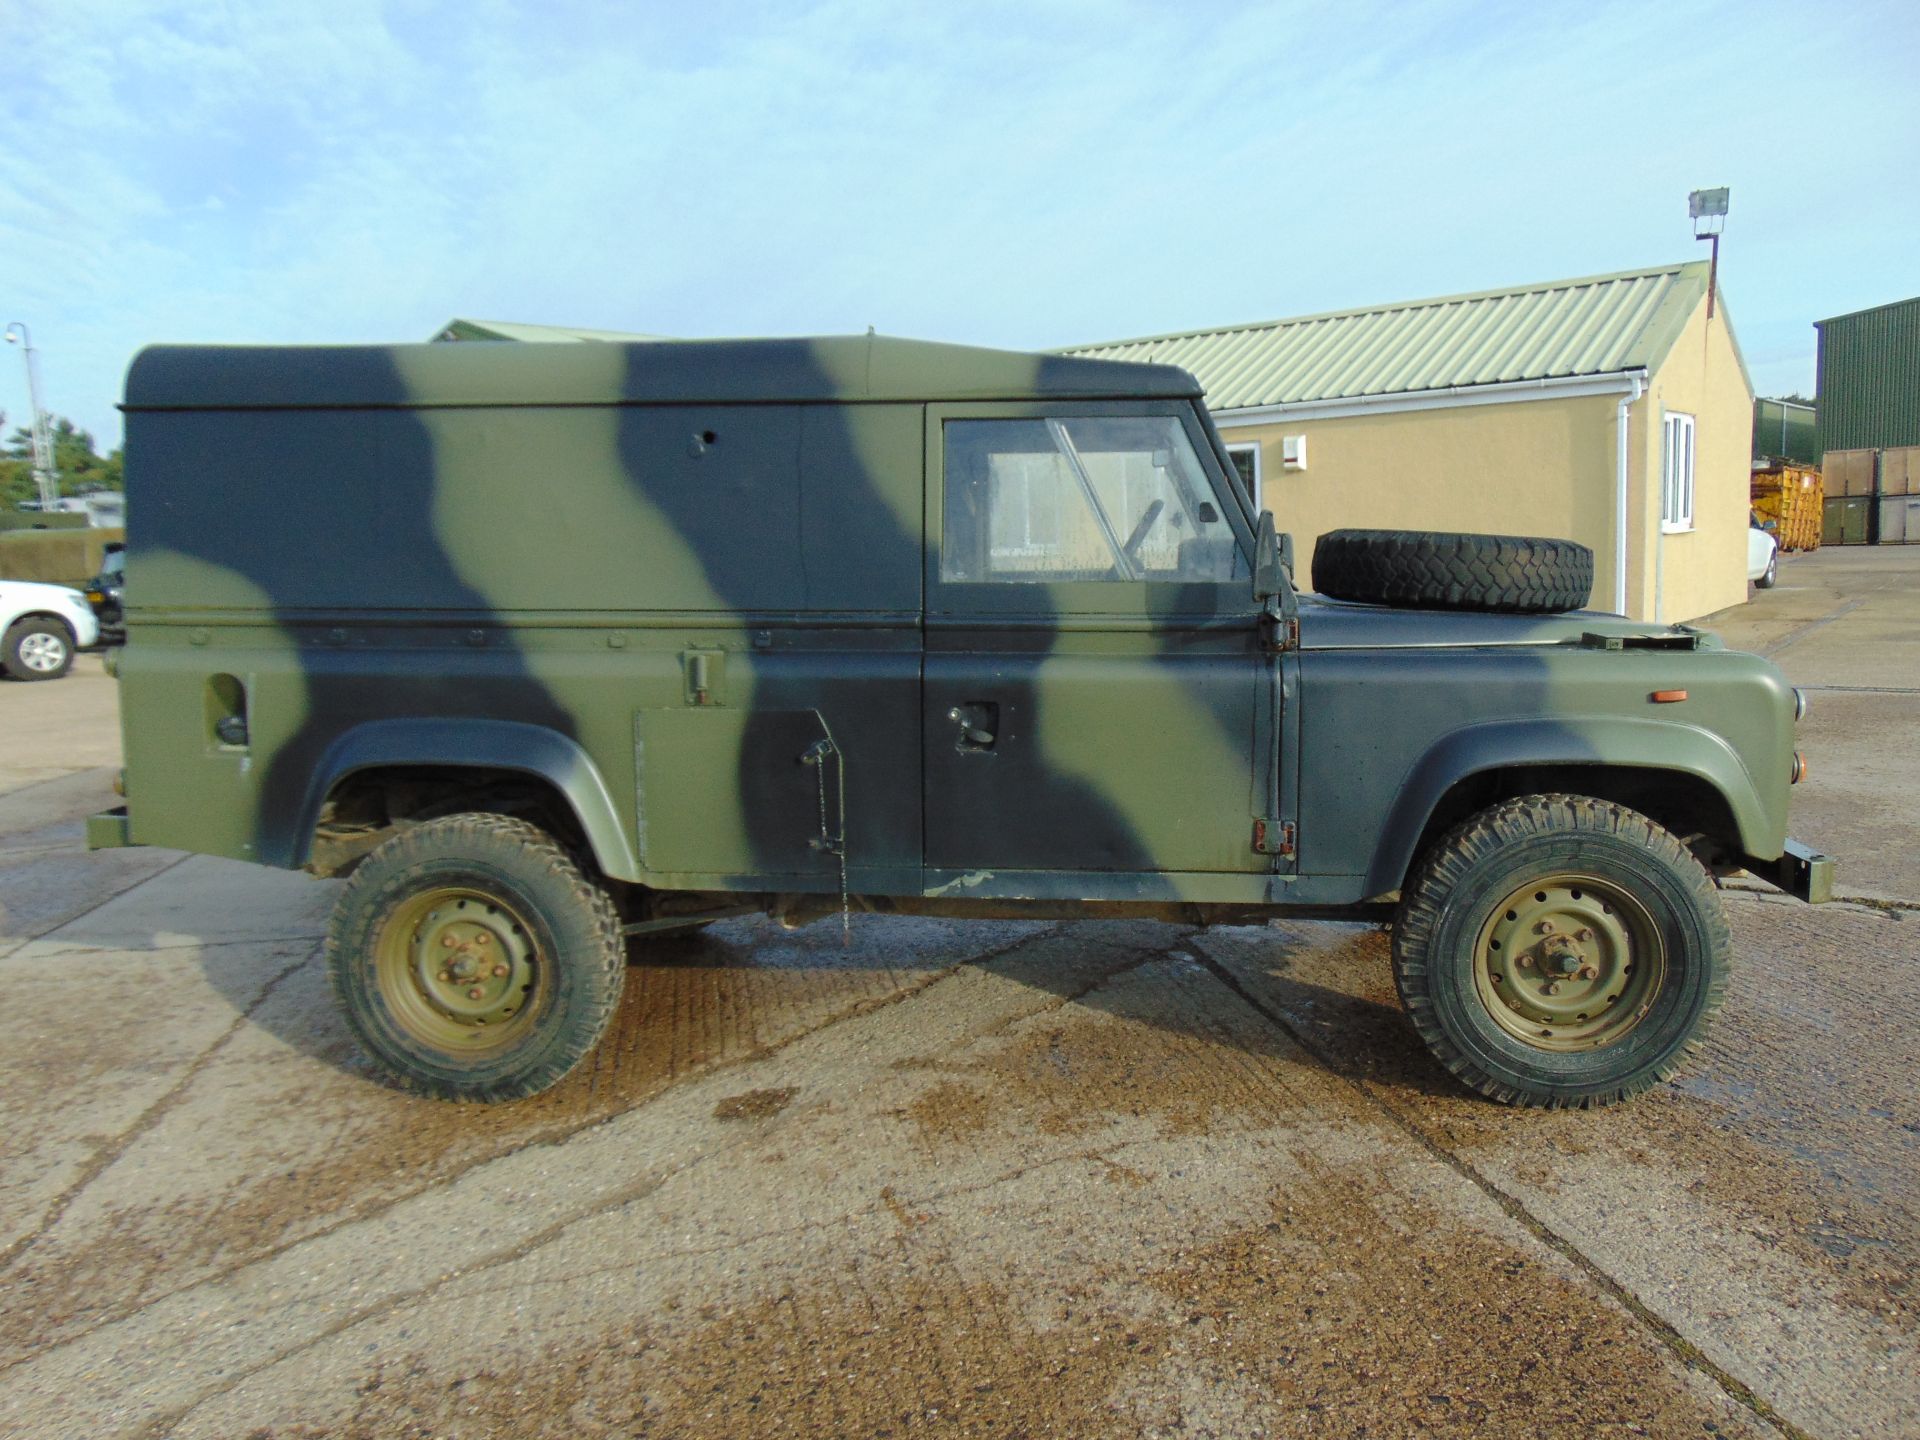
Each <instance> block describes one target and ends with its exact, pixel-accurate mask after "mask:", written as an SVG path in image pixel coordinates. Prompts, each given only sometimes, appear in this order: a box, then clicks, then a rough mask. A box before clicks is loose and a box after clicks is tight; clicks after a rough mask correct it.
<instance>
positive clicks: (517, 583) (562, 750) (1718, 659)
mask: <svg viewBox="0 0 1920 1440" xmlns="http://www.w3.org/2000/svg"><path fill="white" fill-rule="evenodd" d="M126 409H127V412H128V423H127V480H128V487H129V490H130V492H132V494H133V497H134V498H133V501H132V504H131V507H130V511H129V513H130V516H131V518H132V528H131V531H130V535H129V548H128V571H129V583H128V591H127V597H128V607H129V608H128V622H129V641H128V645H127V648H126V651H125V654H124V656H123V658H122V661H121V665H120V674H121V683H122V686H123V706H122V713H123V716H124V728H125V741H126V756H127V793H128V797H129V812H130V817H131V818H130V835H131V839H132V840H133V842H134V843H140V844H153V845H166V846H172V847H177V848H182V849H188V850H196V851H202V852H205V853H210V854H218V855H227V856H233V857H236V858H242V859H250V860H256V861H259V862H262V863H266V864H273V865H280V866H298V865H302V864H305V863H307V862H308V860H309V856H310V851H311V845H312V840H313V833H314V828H315V825H316V823H317V822H318V820H319V817H320V815H321V813H322V807H323V805H324V804H325V802H326V800H327V798H328V796H329V794H330V793H331V792H332V791H333V789H334V787H335V786H337V785H338V784H339V783H340V782H341V781H342V780H343V779H345V778H347V777H348V776H351V775H359V776H365V775H367V774H369V773H377V772H379V771H380V770H381V769H382V768H383V767H422V766H433V767H444V768H446V769H448V770H458V769H467V770H471V771H473V772H474V773H477V774H485V775H494V774H499V775H513V774H521V775H530V776H535V777H538V778H539V779H540V780H541V781H543V782H544V783H547V784H550V785H551V786H553V787H554V789H555V790H557V791H558V792H559V794H560V795H562V796H564V797H565V800H566V803H567V804H568V805H569V806H570V807H571V809H572V811H573V813H574V814H575V816H576V817H577V818H578V820H579V822H580V825H581V828H582V830H583V832H584V833H585V835H586V837H587V839H588V841H589V843H590V844H591V846H592V848H593V850H594V852H595V857H596V859H597V860H598V862H599V864H600V866H601V868H602V869H603V870H604V871H605V872H606V873H607V874H608V875H610V876H613V877H615V878H618V879H622V880H629V881H636V882H641V883H644V884H646V885H648V886H650V887H653V888H656V889H659V890H737V891H751V892H760V893H768V892H780V893H792V894H819V895H825V894H834V893H837V892H838V891H839V889H840V887H841V884H842V876H841V861H840V857H839V856H838V855H836V853H835V848H836V847H835V844H834V843H833V842H835V841H838V840H839V839H840V838H841V837H842V836H844V845H843V847H842V848H843V849H844V859H845V867H846V876H845V883H846V885H847V887H848V888H849V889H851V890H852V891H853V892H854V893H855V894H859V895H871V896H876V897H879V896H886V897H902V898H904V897H940V898H942V899H952V900H958V899H978V900H983V901H984V900H987V899H1001V900H1006V899H1033V900H1039V901H1043V902H1047V901H1057V902H1061V903H1066V902H1072V901H1085V900H1120V901H1140V902H1147V901H1168V900H1179V901H1195V902H1215V903H1220V904H1239V905H1256V906H1268V905H1286V904H1304V905H1321V906H1327V905H1332V906H1339V905H1348V904H1354V903H1357V902H1360V901H1363V900H1366V899H1369V898H1371V897H1378V896H1380V895H1383V894H1385V893H1387V892H1390V891H1392V890H1394V889H1397V888H1398V886H1399V884H1400V881H1401V878H1402V876H1403V875H1404V873H1405V869H1406V865H1407V863H1408V862H1409V860H1410V858H1411V853H1412V848H1413V846H1414V844H1415V842H1416V841H1417V840H1418V838H1419V836H1420V835H1421V833H1422V830H1423V828H1424V827H1425V825H1426V824H1427V822H1428V819H1429V817H1430V816H1431V815H1433V814H1434V813H1435V807H1436V806H1440V805H1442V804H1443V802H1444V797H1446V795H1447V794H1448V792H1449V791H1450V790H1451V789H1452V787H1453V786H1454V785H1455V784H1457V783H1458V782H1460V781H1462V780H1463V779H1466V778H1467V777H1470V776H1474V775H1484V774H1487V773H1489V772H1492V771H1496V770H1500V769H1502V768H1503V767H1504V768H1511V767H1513V766H1516V765H1527V766H1533V767H1541V770H1542V772H1543V773H1544V771H1546V770H1552V769H1554V767H1559V768H1560V770H1561V771H1564V770H1565V767H1570V766H1571V767H1581V769H1580V771H1579V772H1577V773H1580V774H1596V775H1597V774H1600V773H1601V772H1603V771H1605V772H1608V773H1617V772H1618V771H1619V770H1620V769H1621V768H1623V767H1624V768H1626V769H1631V770H1633V771H1635V772H1636V773H1639V774H1641V775H1643V776H1653V777H1659V776H1677V777H1681V778H1682V779H1685V778H1686V777H1691V779H1692V780H1693V781H1697V782H1701V783H1704V784H1705V785H1707V786H1709V787H1711V789H1712V791H1714V792H1715V793H1717V794H1718V795H1719V796H1720V797H1722V799H1723V801H1724V809H1725V814H1726V826H1725V828H1726V829H1727V831H1728V832H1729V833H1726V834H1724V835H1721V836H1717V837H1716V838H1717V839H1718V840H1719V841H1720V842H1721V843H1722V844H1723V845H1724V846H1725V847H1726V848H1727V849H1728V850H1730V851H1731V852H1733V853H1736V854H1738V853H1745V854H1749V855H1755V856H1760V857H1772V856H1777V855H1779V854H1780V853H1781V849H1782V846H1783V844H1784V841H1785V833H1786V784H1787V776H1788V766H1789V755H1790V742H1791V723H1792V699H1791V694H1790V692H1789V691H1788V689H1787V687H1786V685H1785V683H1784V681H1783V680H1782V679H1781V677H1780V675H1779V672H1778V671H1777V670H1775V669H1774V668H1773V667H1772V666H1771V665H1769V664H1767V663H1766V662H1764V661H1761V660H1758V659H1756V658H1754V657H1751V656H1743V655H1737V654H1733V653H1731V652H1727V651H1724V650H1721V649H1718V648H1717V647H1715V646H1712V645H1711V644H1709V646H1708V648H1704V649H1699V650H1691V649H1689V650H1674V649H1647V648H1632V647H1631V646H1628V647H1626V648H1620V649H1611V650H1609V649H1599V648H1593V647H1592V646H1591V645H1590V644H1588V643H1586V642H1585V641H1584V640H1583V637H1584V636H1587V635H1588V634H1589V633H1596V634H1604V635H1609V636H1614V637H1634V638H1640V637H1649V636H1651V637H1653V639H1654V640H1655V642H1656V643H1667V642H1670V641H1671V640H1673V638H1674V632H1671V631H1668V630H1666V629H1651V630H1650V629H1649V628H1648V627H1645V626H1638V625H1632V624H1629V623H1627V622H1623V621H1620V620H1617V619H1613V618H1610V617H1603V616H1595V615H1579V616H1560V617H1553V618H1550V619H1545V620H1542V619H1534V618H1519V617H1509V616H1496V615H1454V614H1446V615H1442V614H1429V613H1413V612H1402V611H1392V610H1384V609H1376V608H1373V607H1365V606H1349V605H1339V604H1332V603H1324V602H1317V601H1314V600H1311V599H1309V598H1297V597H1295V596H1293V595H1292V594H1291V593H1288V594H1285V595H1282V596H1280V597H1277V599H1276V600H1275V601H1274V602H1272V603H1264V602H1261V601H1259V600H1256V598H1255V597H1254V595H1253V587H1252V585H1251V583H1250V582H1249V581H1248V580H1247V579H1245V578H1236V579H1234V580H1232V581H1231V582H1222V583H1218V584H1212V583H1209V584H1192V583H1187V584H1176V583H1171V582H1164V581H1152V580H1147V581H1140V582H1137V583H1134V582H1126V583H1120V582H1112V581H1108V582H1099V583H1091V582H1078V583H1076V582H1059V583H1048V584H1021V585H992V584H951V583H945V582H943V581H942V580H941V575H940V567H939V550H940V545H941V542H942V520H941V515H942V510H941V502H942V485H943V474H942V461H943V448H942V440H941V437H942V426H943V424H944V422H945V421H947V420H949V419H955V418H979V417H983V416H988V417H990V416H1002V417H1008V418H1017V417H1030V416H1036V415H1062V414H1065V415H1098V414H1127V415H1134V414H1153V415H1171V416H1174V417H1177V419H1178V421H1179V423H1180V424H1181V425H1182V426H1183V427H1184V428H1185V430H1186V431H1187V433H1188V436H1189V438H1190V439H1191V440H1192V442H1193V444H1194V447H1195V449H1196V450H1197V452H1198V453H1199V455H1200V457H1201V460H1202V464H1203V467H1204V468H1205V470H1206V471H1207V475H1208V479H1209V480H1210V482H1211V483H1212V485H1213V486H1214V489H1215V497H1214V498H1215V499H1216V500H1217V502H1218V505H1219V509H1220V512H1221V514H1222V516H1223V517H1224V519H1225V520H1226V521H1227V523H1228V525H1229V527H1230V529H1231V531H1232V533H1233V537H1234V543H1235V545H1236V546H1237V547H1238V549H1239V551H1240V554H1241V557H1242V563H1241V564H1240V565H1239V567H1238V573H1239V575H1241V576H1242V577H1244V575H1245V573H1246V571H1247V568H1248V567H1247V564H1246V563H1245V562H1246V560H1247V559H1248V558H1249V557H1250V556H1251V554H1252V549H1253V544H1254V538H1255V533H1256V527H1255V523H1254V522H1255V517H1253V516H1252V515H1251V514H1250V511H1249V507H1248V503H1247V498H1246V496H1245V494H1244V492H1242V491H1241V490H1240V488H1239V486H1238V485H1237V483H1236V482H1235V481H1233V480H1232V479H1231V478H1229V477H1230V476H1231V474H1232V472H1231V468H1230V467H1229V466H1228V465H1227V463H1226V457H1225V453H1224V449H1223V447H1222V446H1221V444H1220V441H1219V437H1218V434H1217V432H1216V431H1215V430H1214V429H1213V426H1212V424H1211V421H1210V419H1209V418H1208V417H1207V415H1206V411H1205V408H1204V405H1203V404H1202V403H1201V399H1200V395H1199V391H1198V387H1197V386H1196V385H1195V383H1194V381H1193V380H1192V378H1191V377H1190V376H1188V375H1187V374H1185V372H1183V371H1179V370H1174V369H1171V368H1168V367H1156V366H1141V365H1132V364H1119V363H1114V362H1103V361H1092V360H1078V359H1066V358H1060V357H1042V356H1031V355H1016V354H1009V353H1005V352H996V351H985V350H973V349H966V348H962V347H955V346H944V345H931V344H922V343H917V342H909V341H900V340H891V339H886V338H883V337H860V338H845V339H825V340H814V341H727V342H721V341H715V342H672V343H665V342H663V343H658V344H634V345H617V344H604V345H572V346H540V345H517V344H511V343H497V344H480V343H473V344H462V345H431V346H401V347H390V348H373V347H347V348H338V349H323V348H312V349H237V348H198V347H166V348H159V349H153V350H148V351H146V352H143V353H142V355H141V356H140V357H139V358H138V359H136V361H135V363H134V366H133V369H132V371H131V373H130V375H129V378H128V385H127V403H126ZM1292 619H1297V620H1298V628H1299V643H1298V644H1297V645H1288V644H1285V643H1284V637H1285V636H1286V633H1287V626H1286V622H1287V621H1288V620H1292ZM1679 688H1684V689H1686V690H1687V691H1688V692H1689V695H1688V699H1687V701H1685V702H1684V703H1682V704H1677V705H1658V706H1656V705H1653V704H1651V703H1650V699H1649V697H1650V695H1651V693H1652V692H1653V691H1654V690H1663V689H1679ZM242 692H244V695H245V715H246V723H247V728H248V734H247V743H246V744H244V745H234V744H229V743H225V742H224V741H223V740H222V738H221V737H220V735H219V734H218V733H217V732H216V729H215V726H216V723H217V722H218V721H219V720H220V719H221V718H222V716H223V715H225V714H226V713H227V712H228V711H230V710H231V709H232V708H234V707H233V704H232V697H234V696H236V695H238V694H240V693H242ZM976 703H977V704H981V705H990V706H992V707H995V714H996V716H997V720H996V727H997V729H996V733H995V737H994V741H993V744H992V746H991V748H990V749H989V750H984V751H983V750H981V749H979V748H968V747H967V746H966V745H965V744H963V743H962V740H963V737H962V736H961V734H960V726H959V724H958V723H957V722H956V721H955V720H953V719H952V718H951V714H952V712H953V711H954V710H956V709H962V710H964V709H965V707H967V706H969V705H973V704H976ZM1256 820H1264V821H1267V822H1268V823H1269V824H1270V826H1271V827H1272V829H1273V830H1274V832H1275V833H1276V834H1277V833H1278V831H1279V827H1280V826H1281V825H1282V824H1283V823H1291V824H1292V825H1293V826H1294V827H1295V829H1294V834H1295V836H1296V837H1297V844H1296V845H1295V846H1294V847H1292V849H1291V853H1277V852H1278V851H1279V848H1280V847H1273V846H1270V847H1269V849H1268V850H1267V851H1264V852H1263V851H1260V850H1257V849H1256V848H1255V846H1254V843H1253V832H1254V822H1255V821H1256ZM823 836H824V838H825V840H826V842H827V843H825V844H823V843H822V842H823Z"/></svg>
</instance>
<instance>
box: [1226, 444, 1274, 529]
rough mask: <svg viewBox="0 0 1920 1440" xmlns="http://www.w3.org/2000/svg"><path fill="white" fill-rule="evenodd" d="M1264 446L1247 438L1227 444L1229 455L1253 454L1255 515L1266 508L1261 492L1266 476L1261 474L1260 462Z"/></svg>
mask: <svg viewBox="0 0 1920 1440" xmlns="http://www.w3.org/2000/svg"><path fill="white" fill-rule="evenodd" d="M1265 448H1266V447H1265V446H1263V445H1262V444H1261V443H1260V442H1259V441H1257V440H1248V441H1245V442H1243V443H1240V444H1235V445H1229V446H1227V454H1229V455H1242V454H1245V455H1251V456H1253V513H1254V514H1256V515H1258V514H1259V513H1260V512H1261V511H1262V510H1264V509H1266V508H1267V507H1266V505H1265V504H1264V503H1263V501H1264V498H1265V497H1264V496H1263V495H1262V493H1261V492H1262V491H1263V490H1264V489H1265V487H1266V478H1265V476H1264V475H1263V474H1262V468H1263V467H1262V466H1261V464H1260V452H1261V451H1262V450H1263V449H1265Z"/></svg>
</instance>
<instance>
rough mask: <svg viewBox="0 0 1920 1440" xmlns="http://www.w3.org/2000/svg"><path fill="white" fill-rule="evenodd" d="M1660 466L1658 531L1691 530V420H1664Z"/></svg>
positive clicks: (1675, 417) (1679, 417)
mask: <svg viewBox="0 0 1920 1440" xmlns="http://www.w3.org/2000/svg"><path fill="white" fill-rule="evenodd" d="M1665 439H1666V445H1665V447H1664V449H1663V451H1662V458H1661V462H1660V528H1661V530H1662V531H1665V532H1667V533H1672V532H1673V531H1676V530H1691V529H1693V416H1691V415H1669V416H1667V423H1666V433H1665Z"/></svg>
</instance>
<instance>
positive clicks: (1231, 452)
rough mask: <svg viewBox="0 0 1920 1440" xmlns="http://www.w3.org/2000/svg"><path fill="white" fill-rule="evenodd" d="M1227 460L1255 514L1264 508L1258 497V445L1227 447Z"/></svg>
mask: <svg viewBox="0 0 1920 1440" xmlns="http://www.w3.org/2000/svg"><path fill="white" fill-rule="evenodd" d="M1227 458H1228V459H1229V460H1231V461H1233V468H1234V470H1235V471H1236V472H1238V474H1239V476H1240V484H1241V487H1242V488H1243V489H1244V490H1245V491H1246V492H1247V498H1248V499H1249V500H1251V501H1252V502H1253V508H1254V510H1255V512H1256V513H1257V512H1258V511H1260V510H1261V509H1262V508H1264V507H1263V506H1262V504H1261V496H1260V447H1259V445H1257V444H1248V445H1229V446H1227Z"/></svg>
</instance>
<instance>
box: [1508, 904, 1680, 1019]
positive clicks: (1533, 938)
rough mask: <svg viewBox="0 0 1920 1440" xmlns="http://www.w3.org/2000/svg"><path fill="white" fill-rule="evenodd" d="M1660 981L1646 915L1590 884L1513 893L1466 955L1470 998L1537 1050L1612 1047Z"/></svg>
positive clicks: (1658, 941)
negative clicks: (1470, 978) (1476, 997)
mask: <svg viewBox="0 0 1920 1440" xmlns="http://www.w3.org/2000/svg"><path fill="white" fill-rule="evenodd" d="M1666 976H1667V951H1666V945H1665V942H1664V941H1663V940H1662V938H1661V934H1660V927H1659V926H1658V925H1656V924H1655V923H1654V919H1653V916H1652V914H1651V913H1649V911H1648V910H1647V907H1646V906H1645V905H1643V904H1642V903H1641V902H1640V901H1639V900H1638V899H1636V898H1635V897H1634V896H1633V895H1631V894H1629V893H1628V892H1627V891H1625V890H1623V889H1621V888H1620V887H1619V886H1617V885H1614V884H1612V883H1610V882H1608V881H1605V880H1600V879H1596V878H1595V877H1593V876H1591V875H1577V874H1569V875H1553V876H1548V877H1546V878H1544V879H1540V880H1534V881H1529V882H1528V883H1527V884H1525V885H1522V886H1520V887H1519V888H1517V889H1515V890H1514V891H1513V892H1512V893H1511V894H1509V895H1508V896H1507V897H1506V898H1505V899H1504V900H1502V901H1501V902H1500V903H1499V904H1498V905H1496V906H1495V907H1494V909H1493V911H1492V913H1491V914H1490V915H1489V916H1488V918H1487V921H1486V923H1485V924H1483V925H1482V926H1481V927H1480V933H1479V936H1478V938H1477V939H1476V940H1475V942H1474V948H1473V983H1474V989H1475V991H1476V992H1477V993H1478V994H1479V997H1480V1002H1481V1004H1483V1005H1484V1006H1485V1007H1486V1010H1487V1014H1488V1015H1489V1016H1491V1017H1492V1019H1493V1021H1494V1023H1495V1024H1496V1025H1498V1026H1499V1027H1500V1028H1501V1029H1502V1030H1504V1031H1505V1032H1506V1033H1507V1034H1509V1035H1511V1036H1513V1037H1514V1038H1515V1039H1516V1040H1520V1041H1523V1042H1525V1043H1526V1044H1528V1045H1531V1046H1533V1047H1534V1048H1535V1049H1538V1050H1552V1051H1581V1050H1599V1049H1604V1048H1605V1047H1606V1046H1609V1045H1612V1044H1615V1043H1617V1042H1618V1041H1619V1040H1621V1039H1622V1038H1623V1037H1624V1036H1626V1035H1627V1034H1628V1033H1629V1032H1630V1031H1632V1030H1633V1029H1634V1028H1635V1027H1636V1026H1637V1025H1639V1024H1640V1022H1641V1021H1642V1020H1644V1019H1645V1018H1646V1015H1647V1012H1648V1011H1649V1010H1651V1009H1652V1008H1653V1002H1654V1000H1655V999H1656V998H1657V997H1658V996H1659V994H1660V991H1661V989H1662V987H1663V986H1664V985H1665V983H1666Z"/></svg>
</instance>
